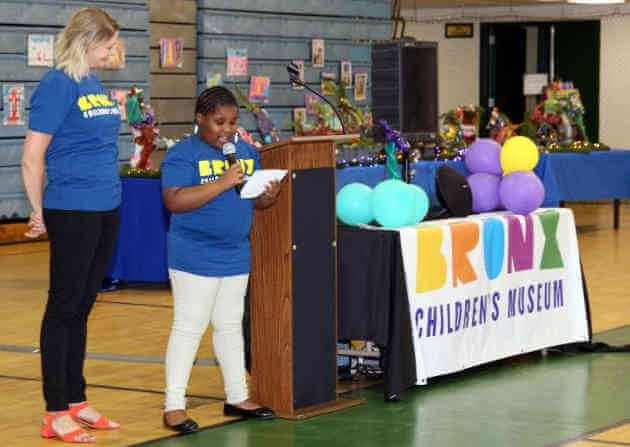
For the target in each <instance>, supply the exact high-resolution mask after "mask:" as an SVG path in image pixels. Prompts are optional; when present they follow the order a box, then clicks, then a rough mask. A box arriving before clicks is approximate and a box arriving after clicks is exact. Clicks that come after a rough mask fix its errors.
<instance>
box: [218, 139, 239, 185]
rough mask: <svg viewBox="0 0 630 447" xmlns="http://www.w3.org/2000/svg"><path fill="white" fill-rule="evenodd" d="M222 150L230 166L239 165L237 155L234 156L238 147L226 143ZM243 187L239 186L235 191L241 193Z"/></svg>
mask: <svg viewBox="0 0 630 447" xmlns="http://www.w3.org/2000/svg"><path fill="white" fill-rule="evenodd" d="M221 149H222V150H223V156H224V157H225V158H226V159H227V161H228V165H229V166H232V165H235V164H236V163H238V161H237V160H236V155H234V154H236V146H234V144H232V143H225V144H224V145H223V147H222V148H221ZM242 187H243V185H242V184H238V185H235V186H234V189H235V190H236V193H237V194H240V193H241V188H242Z"/></svg>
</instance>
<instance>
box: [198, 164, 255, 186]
mask: <svg viewBox="0 0 630 447" xmlns="http://www.w3.org/2000/svg"><path fill="white" fill-rule="evenodd" d="M238 162H239V163H240V165H241V169H242V170H243V173H244V174H245V175H246V176H249V175H252V174H253V173H254V159H253V158H246V159H243V158H239V159H238ZM228 168H229V164H228V161H227V160H199V177H201V184H202V185H203V184H204V183H208V182H213V181H215V180H216V179H218V178H219V177H221V175H223V173H224V172H225V171H226V170H227V169H228Z"/></svg>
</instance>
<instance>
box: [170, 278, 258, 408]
mask: <svg viewBox="0 0 630 447" xmlns="http://www.w3.org/2000/svg"><path fill="white" fill-rule="evenodd" d="M169 275H170V278H171V286H172V289H173V308H174V312H173V314H174V315H173V327H172V329H171V336H170V339H169V341H168V348H167V349H166V402H165V405H164V407H165V411H171V410H183V409H185V408H186V398H185V394H186V388H187V386H188V379H189V378H190V371H191V369H192V366H193V362H194V360H195V356H196V355H197V349H198V348H199V343H200V341H201V338H202V336H203V334H204V333H205V332H206V329H207V328H208V324H209V323H210V322H212V329H213V333H212V342H213V345H214V352H215V355H216V357H217V360H218V362H219V366H220V367H221V372H222V373H223V381H224V383H225V394H226V395H227V402H228V403H230V404H234V403H238V402H241V401H244V400H247V398H248V397H249V392H248V389H247V380H246V378H245V352H244V343H243V326H242V324H243V309H244V301H245V292H246V290H247V280H248V278H249V274H244V275H237V276H224V277H219V278H211V277H207V276H199V275H193V274H191V273H186V272H182V271H179V270H173V269H169Z"/></svg>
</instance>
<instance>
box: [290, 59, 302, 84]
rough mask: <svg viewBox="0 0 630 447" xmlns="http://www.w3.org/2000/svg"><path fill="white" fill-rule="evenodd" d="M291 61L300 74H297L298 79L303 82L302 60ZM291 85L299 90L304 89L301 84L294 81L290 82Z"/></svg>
mask: <svg viewBox="0 0 630 447" xmlns="http://www.w3.org/2000/svg"><path fill="white" fill-rule="evenodd" d="M291 62H292V63H293V65H295V66H296V67H297V68H298V70H299V72H300V75H299V77H298V79H299V80H300V81H302V82H304V61H291ZM291 86H292V87H293V88H294V89H295V90H301V89H304V87H302V86H301V85H299V84H296V83H295V82H292V83H291Z"/></svg>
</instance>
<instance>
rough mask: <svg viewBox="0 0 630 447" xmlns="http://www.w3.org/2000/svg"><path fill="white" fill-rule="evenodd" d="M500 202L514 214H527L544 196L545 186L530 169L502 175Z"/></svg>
mask: <svg viewBox="0 0 630 447" xmlns="http://www.w3.org/2000/svg"><path fill="white" fill-rule="evenodd" d="M499 196H500V197H501V203H502V204H503V206H504V207H506V208H507V209H508V210H510V211H512V212H513V213H516V214H529V213H531V212H532V211H534V210H535V209H537V208H539V207H540V205H541V204H542V203H543V200H544V198H545V187H544V186H543V184H542V182H541V181H540V179H539V178H538V176H536V174H534V173H533V172H532V171H516V172H512V173H511V174H509V175H507V176H505V177H503V180H501V185H500V186H499Z"/></svg>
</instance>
